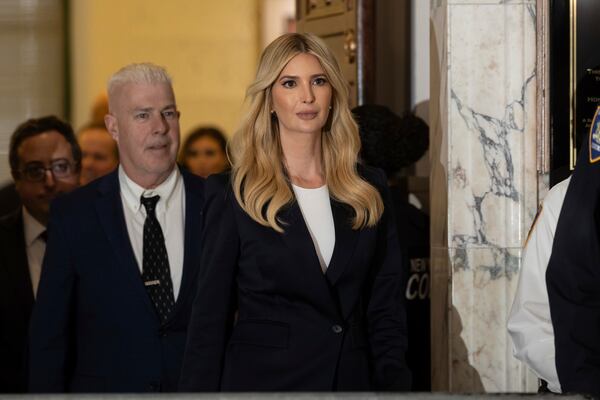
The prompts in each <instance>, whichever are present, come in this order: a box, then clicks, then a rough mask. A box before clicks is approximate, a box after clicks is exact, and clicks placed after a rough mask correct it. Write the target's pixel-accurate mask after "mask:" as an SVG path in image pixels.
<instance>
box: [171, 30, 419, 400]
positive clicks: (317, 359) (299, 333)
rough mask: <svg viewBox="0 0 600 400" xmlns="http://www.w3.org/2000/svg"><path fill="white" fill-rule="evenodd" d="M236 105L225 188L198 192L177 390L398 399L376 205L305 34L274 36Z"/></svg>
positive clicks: (397, 332)
mask: <svg viewBox="0 0 600 400" xmlns="http://www.w3.org/2000/svg"><path fill="white" fill-rule="evenodd" d="M247 98H248V100H249V104H248V105H249V108H250V109H249V111H248V112H247V113H246V116H245V118H244V119H243V122H242V125H241V128H240V129H239V131H238V132H237V133H236V135H235V136H234V137H233V139H232V142H231V143H230V154H231V155H232V164H233V165H232V173H231V178H230V179H229V178H228V177H227V176H222V175H218V176H217V175H215V176H213V177H211V178H209V179H208V180H207V183H206V199H205V205H206V207H205V213H204V215H205V224H204V226H205V227H206V228H205V231H204V235H203V241H204V242H203V246H204V250H203V251H204V253H203V258H202V268H203V272H202V274H201V279H200V280H199V282H198V293H197V296H196V298H195V300H194V306H193V311H192V317H191V320H190V328H189V331H188V339H187V347H186V354H185V357H184V365H183V369H182V377H181V382H180V390H183V391H219V390H224V391H315V392H318V391H353V390H362V391H371V390H408V389H409V387H410V372H409V371H408V368H407V367H406V363H405V360H404V353H405V351H406V348H407V341H406V321H405V312H404V305H403V300H402V294H403V290H402V282H403V270H402V267H401V265H400V264H399V263H398V262H397V260H399V259H400V258H401V255H400V249H399V244H398V237H397V234H396V226H395V224H394V220H393V212H392V211H391V205H390V194H389V190H388V189H387V185H386V181H385V177H384V174H383V172H382V171H380V170H375V169H373V168H369V167H364V166H362V165H359V164H358V163H357V159H358V150H359V148H360V139H359V136H358V127H357V125H356V122H354V119H353V118H352V114H351V112H350V109H349V107H348V86H347V83H346V80H345V79H344V77H343V76H342V73H341V70H340V67H339V64H338V63H337V60H336V59H335V57H334V55H333V53H332V52H331V50H329V49H328V48H327V46H326V45H325V43H324V42H323V41H322V40H321V39H319V38H318V37H316V36H314V35H311V34H286V35H283V36H281V37H279V38H278V39H276V40H275V41H274V42H273V43H271V44H270V45H269V46H267V48H266V49H265V50H264V52H263V54H262V56H261V59H260V63H259V66H258V71H257V74H256V79H255V80H254V82H253V83H252V84H251V85H250V87H249V88H248V91H247ZM236 311H237V313H236ZM234 316H236V317H234Z"/></svg>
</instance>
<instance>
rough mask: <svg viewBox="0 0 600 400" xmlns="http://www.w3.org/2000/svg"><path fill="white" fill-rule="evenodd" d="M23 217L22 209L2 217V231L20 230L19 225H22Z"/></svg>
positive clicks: (0, 224)
mask: <svg viewBox="0 0 600 400" xmlns="http://www.w3.org/2000/svg"><path fill="white" fill-rule="evenodd" d="M22 215H23V213H22V211H21V208H19V209H17V210H15V211H12V212H10V213H8V214H5V215H2V216H1V217H0V230H1V231H4V232H10V231H13V230H15V229H16V228H18V226H19V224H22V221H23V218H22Z"/></svg>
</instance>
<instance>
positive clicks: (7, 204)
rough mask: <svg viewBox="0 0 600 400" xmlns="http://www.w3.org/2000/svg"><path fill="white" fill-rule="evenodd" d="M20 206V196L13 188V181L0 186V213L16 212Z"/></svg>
mask: <svg viewBox="0 0 600 400" xmlns="http://www.w3.org/2000/svg"><path fill="white" fill-rule="evenodd" d="M20 208H21V198H20V197H19V194H18V193H17V190H16V188H15V183H14V182H10V183H7V184H5V185H4V186H2V187H0V215H2V216H4V215H8V214H13V213H15V212H17V211H18V210H19V209H20Z"/></svg>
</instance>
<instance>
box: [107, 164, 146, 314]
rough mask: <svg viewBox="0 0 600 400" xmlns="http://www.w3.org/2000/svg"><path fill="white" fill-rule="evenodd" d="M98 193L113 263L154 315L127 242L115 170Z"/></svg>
mask: <svg viewBox="0 0 600 400" xmlns="http://www.w3.org/2000/svg"><path fill="white" fill-rule="evenodd" d="M98 191H99V196H98V198H97V199H96V211H97V212H98V219H99V220H100V223H101V225H102V227H103V229H104V231H105V233H106V236H107V237H108V240H109V242H110V244H111V246H112V248H113V250H114V251H115V254H116V256H117V261H118V263H119V264H120V265H121V267H122V269H123V273H124V274H125V275H126V276H127V278H128V279H129V281H130V282H131V285H132V288H133V291H134V293H135V294H136V295H138V296H140V297H141V299H142V301H143V302H144V304H146V306H147V307H148V310H149V311H150V312H152V314H153V315H156V312H155V310H154V306H153V305H152V303H151V301H150V297H149V296H148V293H147V291H146V288H145V287H144V284H143V282H142V277H141V274H140V270H139V267H138V265H137V261H136V259H135V255H134V253H133V248H132V247H131V241H130V240H129V233H128V232H127V225H126V223H125V214H124V213H123V203H122V201H121V193H120V186H119V175H118V169H117V170H115V171H114V172H112V173H111V174H109V175H108V176H107V177H106V179H104V180H103V181H102V182H101V184H100V186H99V188H98ZM157 318H158V317H157Z"/></svg>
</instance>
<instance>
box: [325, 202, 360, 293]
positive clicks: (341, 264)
mask: <svg viewBox="0 0 600 400" xmlns="http://www.w3.org/2000/svg"><path fill="white" fill-rule="evenodd" d="M331 211H332V213H333V221H334V224H335V246H334V248H333V254H332V256H331V261H330V262H329V267H328V268H327V273H326V274H325V276H326V277H327V279H328V280H329V282H330V283H331V285H335V284H336V282H337V281H338V279H340V277H341V276H342V274H343V273H344V271H345V270H346V267H347V265H348V263H349V262H350V260H351V259H352V254H353V253H354V249H355V248H356V241H357V240H358V237H359V235H360V232H359V231H358V230H354V229H352V225H351V223H352V212H351V210H350V209H349V208H348V206H347V205H345V204H342V203H339V202H337V201H335V200H333V199H332V200H331Z"/></svg>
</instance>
